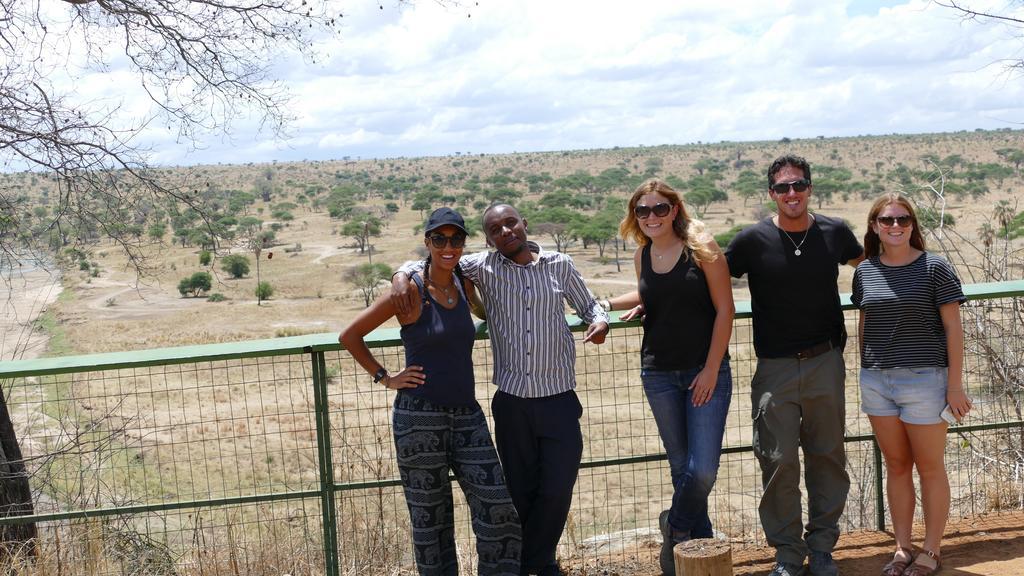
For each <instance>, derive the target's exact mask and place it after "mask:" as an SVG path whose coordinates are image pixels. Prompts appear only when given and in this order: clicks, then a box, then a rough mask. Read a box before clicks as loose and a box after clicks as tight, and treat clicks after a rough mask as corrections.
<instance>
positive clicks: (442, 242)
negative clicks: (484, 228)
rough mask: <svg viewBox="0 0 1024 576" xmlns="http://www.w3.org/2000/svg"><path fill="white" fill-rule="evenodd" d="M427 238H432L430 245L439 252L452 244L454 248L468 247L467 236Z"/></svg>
mask: <svg viewBox="0 0 1024 576" xmlns="http://www.w3.org/2000/svg"><path fill="white" fill-rule="evenodd" d="M427 238H430V243H431V244H433V245H434V248H437V249H438V250H440V249H442V248H444V247H445V246H446V245H448V244H451V246H452V248H462V247H463V246H465V245H466V235H465V234H452V235H451V236H445V235H444V234H431V235H430V236H427Z"/></svg>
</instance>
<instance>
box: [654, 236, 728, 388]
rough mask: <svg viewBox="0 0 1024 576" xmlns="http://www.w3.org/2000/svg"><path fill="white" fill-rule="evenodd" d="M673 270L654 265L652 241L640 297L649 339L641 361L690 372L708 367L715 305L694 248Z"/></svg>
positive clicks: (655, 365)
mask: <svg viewBox="0 0 1024 576" xmlns="http://www.w3.org/2000/svg"><path fill="white" fill-rule="evenodd" d="M685 250H686V252H685V253H684V255H683V256H688V257H687V258H685V259H684V258H683V256H680V257H679V260H678V261H676V265H675V267H673V268H672V270H670V271H668V272H666V273H664V274H658V273H657V272H655V271H654V270H653V269H652V268H651V245H650V244H647V245H646V246H644V247H643V252H642V253H641V256H640V281H639V283H638V288H639V290H640V299H641V300H643V303H644V313H645V315H644V338H643V342H642V344H641V345H640V359H641V360H640V365H641V367H642V368H648V369H653V370H686V369H689V368H697V367H700V366H703V365H704V363H705V362H706V361H707V357H708V348H709V347H710V346H711V331H712V329H713V328H714V324H715V314H716V312H715V306H714V304H713V303H712V301H711V292H710V291H708V282H707V278H706V277H705V276H704V271H703V270H701V269H700V267H699V266H697V265H696V264H695V263H694V261H693V254H692V253H690V251H689V248H686V249H685Z"/></svg>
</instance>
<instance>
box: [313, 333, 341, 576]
mask: <svg viewBox="0 0 1024 576" xmlns="http://www.w3.org/2000/svg"><path fill="white" fill-rule="evenodd" d="M310 358H311V360H312V364H313V406H314V411H315V412H316V447H317V458H318V460H319V465H320V510H321V518H322V519H323V520H322V521H323V529H324V574H326V575H327V576H339V574H340V573H339V572H338V524H337V518H336V514H335V503H334V459H333V456H332V452H331V416H330V406H329V405H328V403H327V364H326V362H325V361H324V353H323V352H313V353H312V354H311V356H310Z"/></svg>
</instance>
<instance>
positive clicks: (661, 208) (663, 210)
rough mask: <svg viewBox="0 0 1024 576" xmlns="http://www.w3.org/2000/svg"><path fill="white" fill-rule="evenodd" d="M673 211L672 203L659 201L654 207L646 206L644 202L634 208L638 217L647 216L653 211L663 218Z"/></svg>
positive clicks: (634, 212)
mask: <svg viewBox="0 0 1024 576" xmlns="http://www.w3.org/2000/svg"><path fill="white" fill-rule="evenodd" d="M671 211H672V205H671V204H668V203H666V202H658V203H657V204H655V205H654V207H653V208H652V207H650V206H644V205H643V204H637V205H636V206H635V207H634V208H633V214H635V215H636V217H637V218H641V219H643V218H647V217H648V216H650V215H651V213H652V212H653V213H654V215H655V216H657V217H659V218H661V217H662V216H668V213H669V212H671Z"/></svg>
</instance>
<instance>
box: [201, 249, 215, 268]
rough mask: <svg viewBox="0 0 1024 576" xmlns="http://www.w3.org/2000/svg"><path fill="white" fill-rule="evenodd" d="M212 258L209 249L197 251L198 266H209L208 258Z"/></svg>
mask: <svg viewBox="0 0 1024 576" xmlns="http://www.w3.org/2000/svg"><path fill="white" fill-rule="evenodd" d="M212 259H213V256H212V255H211V254H210V251H209V250H203V251H201V252H200V253H199V265H200V266H209V265H210V260H212Z"/></svg>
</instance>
